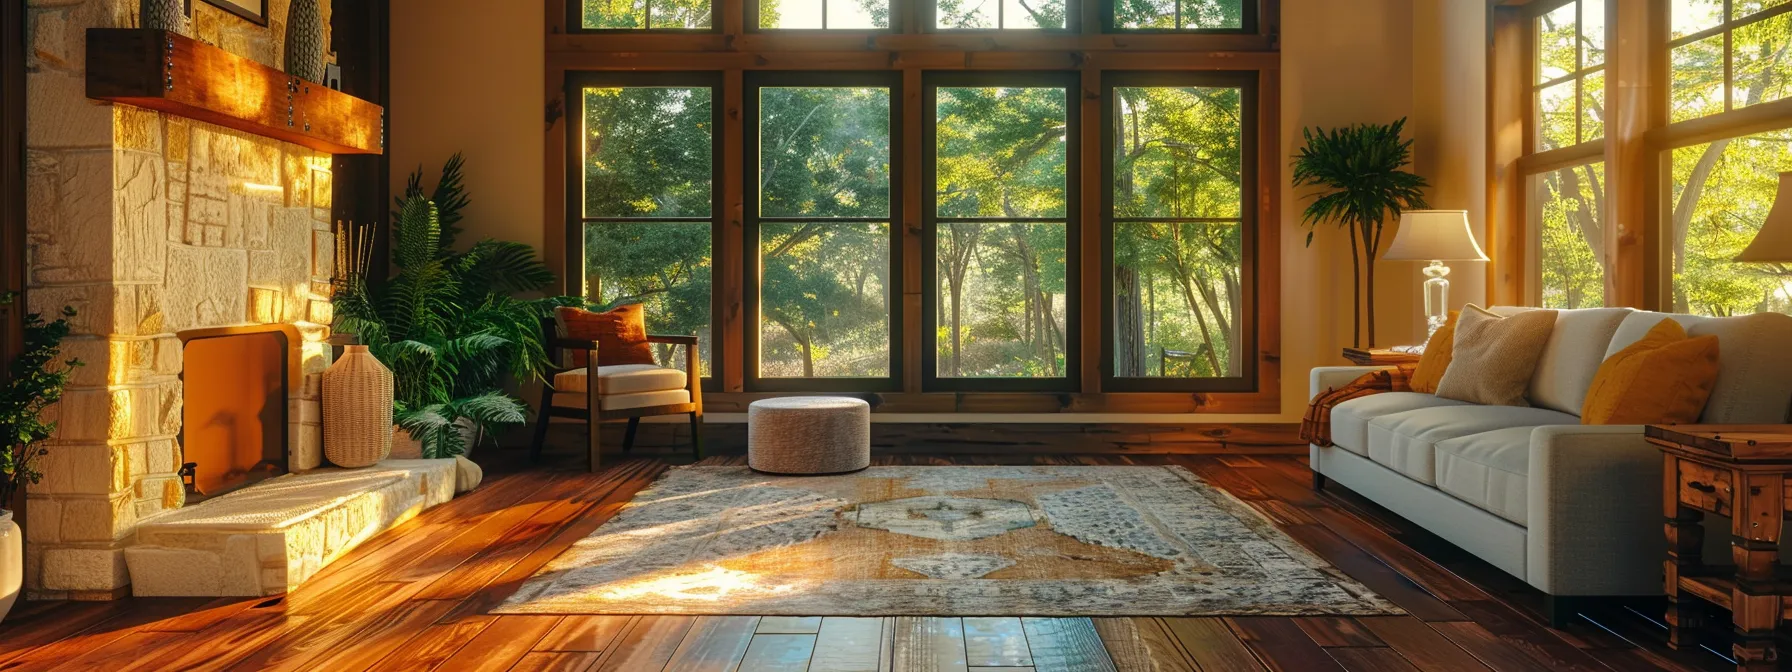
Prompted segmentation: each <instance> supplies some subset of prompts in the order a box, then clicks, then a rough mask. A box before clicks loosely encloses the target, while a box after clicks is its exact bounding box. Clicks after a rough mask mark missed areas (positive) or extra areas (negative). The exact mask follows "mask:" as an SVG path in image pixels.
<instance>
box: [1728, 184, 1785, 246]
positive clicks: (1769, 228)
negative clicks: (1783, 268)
mask: <svg viewBox="0 0 1792 672" xmlns="http://www.w3.org/2000/svg"><path fill="white" fill-rule="evenodd" d="M1736 261H1738V262H1741V263H1757V264H1774V263H1785V262H1792V173H1780V192H1779V195H1777V196H1775V197H1774V199H1773V209H1772V210H1769V211H1767V221H1765V222H1762V223H1761V232H1760V233H1758V234H1755V242H1752V243H1749V244H1748V248H1747V249H1744V250H1743V251H1742V254H1740V255H1737V257H1736Z"/></svg>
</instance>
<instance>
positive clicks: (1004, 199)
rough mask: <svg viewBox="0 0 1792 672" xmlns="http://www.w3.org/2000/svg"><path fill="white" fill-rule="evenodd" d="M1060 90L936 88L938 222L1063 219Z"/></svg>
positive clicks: (1065, 120)
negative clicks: (940, 219)
mask: <svg viewBox="0 0 1792 672" xmlns="http://www.w3.org/2000/svg"><path fill="white" fill-rule="evenodd" d="M1065 104H1066V96H1065V91H1064V89H1061V88H1026V89H1021V88H951V87H941V88H940V89H939V92H938V108H937V110H936V115H937V116H936V117H935V119H937V127H936V128H937V133H938V145H937V150H938V151H937V153H936V161H937V165H936V166H935V168H936V179H937V184H936V186H935V189H936V190H937V191H936V193H937V195H938V208H939V210H938V214H939V215H940V216H941V217H1063V216H1064V212H1065V200H1064V199H1065V188H1066V187H1065V180H1066V175H1067V172H1066V161H1067V154H1066V153H1065V151H1066V147H1065V142H1064V138H1065V131H1066V127H1067V126H1068V120H1069V117H1068V116H1067V113H1066V109H1065Z"/></svg>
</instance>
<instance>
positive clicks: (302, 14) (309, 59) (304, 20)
mask: <svg viewBox="0 0 1792 672" xmlns="http://www.w3.org/2000/svg"><path fill="white" fill-rule="evenodd" d="M286 74H289V75H292V76H294V77H298V78H300V79H303V80H305V81H308V82H322V81H324V14H323V10H321V9H319V8H318V0H292V8H291V9H289V10H288V11H287V14H286Z"/></svg>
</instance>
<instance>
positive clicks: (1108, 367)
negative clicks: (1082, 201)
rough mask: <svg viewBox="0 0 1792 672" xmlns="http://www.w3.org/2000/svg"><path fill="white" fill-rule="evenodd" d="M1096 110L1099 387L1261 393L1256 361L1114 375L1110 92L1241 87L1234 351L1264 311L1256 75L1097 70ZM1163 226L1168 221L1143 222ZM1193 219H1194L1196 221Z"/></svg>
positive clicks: (1254, 331)
mask: <svg viewBox="0 0 1792 672" xmlns="http://www.w3.org/2000/svg"><path fill="white" fill-rule="evenodd" d="M1101 87H1102V95H1101V100H1102V108H1101V174H1100V176H1099V177H1100V179H1101V181H1102V182H1101V315H1102V320H1101V321H1102V323H1103V325H1104V326H1103V328H1102V331H1101V355H1100V356H1101V380H1102V383H1101V385H1102V389H1105V390H1111V391H1114V392H1210V393H1211V392H1246V393H1251V392H1259V391H1261V389H1262V388H1261V385H1262V382H1263V381H1262V379H1261V378H1260V377H1259V376H1258V369H1259V368H1260V367H1261V366H1262V362H1260V361H1259V360H1258V358H1257V357H1251V356H1248V353H1249V352H1250V351H1249V350H1247V351H1246V354H1247V356H1242V357H1240V361H1241V362H1243V364H1244V371H1243V375H1242V376H1239V377H1224V378H1170V377H1136V378H1135V377H1125V378H1123V377H1118V376H1115V375H1114V352H1115V346H1114V228H1115V220H1116V219H1117V218H1116V217H1115V216H1114V188H1113V185H1114V147H1115V138H1114V132H1113V131H1114V122H1115V116H1114V115H1115V109H1114V104H1113V103H1114V89H1115V88H1122V87H1216V88H1236V89H1239V90H1240V92H1239V101H1240V108H1239V120H1240V122H1241V132H1242V133H1243V138H1242V142H1241V143H1240V145H1239V149H1240V151H1241V152H1242V153H1243V157H1242V160H1241V162H1240V164H1239V171H1240V173H1241V176H1240V177H1241V178H1242V179H1241V184H1240V185H1239V217H1238V220H1239V228H1240V233H1241V234H1242V235H1241V238H1242V240H1241V241H1240V253H1239V254H1240V258H1241V260H1242V261H1241V264H1240V268H1239V271H1238V284H1239V288H1240V291H1241V292H1242V293H1243V296H1241V297H1240V298H1239V305H1241V306H1243V307H1244V313H1245V314H1246V315H1248V316H1249V317H1250V319H1249V320H1246V321H1245V322H1244V324H1243V328H1241V329H1240V330H1239V342H1238V343H1237V344H1235V345H1236V346H1237V347H1247V348H1248V347H1249V344H1253V343H1256V342H1257V340H1258V330H1259V328H1260V327H1259V321H1260V319H1259V318H1260V317H1261V314H1262V312H1263V308H1262V303H1261V296H1260V289H1259V288H1260V287H1261V278H1260V277H1259V266H1260V264H1259V263H1258V258H1259V256H1260V254H1261V251H1262V243H1261V239H1262V238H1263V236H1262V230H1263V225H1262V222H1263V220H1262V219H1260V215H1261V211H1260V209H1257V208H1252V207H1250V205H1251V198H1250V196H1251V194H1254V193H1257V192H1258V190H1259V189H1260V186H1261V185H1260V184H1259V179H1260V176H1261V171H1260V170H1259V166H1258V163H1259V161H1260V158H1261V157H1262V153H1261V149H1260V147H1259V145H1260V142H1259V138H1261V136H1262V134H1263V129H1261V128H1259V127H1258V124H1259V121H1260V119H1261V115H1260V104H1259V99H1260V94H1261V92H1260V91H1259V90H1258V82H1257V77H1256V76H1255V73H1248V72H1162V71H1159V72H1112V73H1103V76H1102V81H1101ZM1141 219H1151V220H1152V221H1164V220H1168V219H1169V218H1141ZM1197 219H1198V218H1197Z"/></svg>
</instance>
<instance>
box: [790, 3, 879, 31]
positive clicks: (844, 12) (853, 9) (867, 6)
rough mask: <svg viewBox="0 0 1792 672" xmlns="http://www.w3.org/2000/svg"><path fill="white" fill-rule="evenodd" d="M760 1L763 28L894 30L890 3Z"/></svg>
mask: <svg viewBox="0 0 1792 672" xmlns="http://www.w3.org/2000/svg"><path fill="white" fill-rule="evenodd" d="M823 3H824V0H759V27H760V28H783V29H791V28H809V29H819V28H830V29H847V30H877V29H882V28H888V27H890V4H889V2H887V1H886V0H825V5H826V6H825V10H824V6H823Z"/></svg>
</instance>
